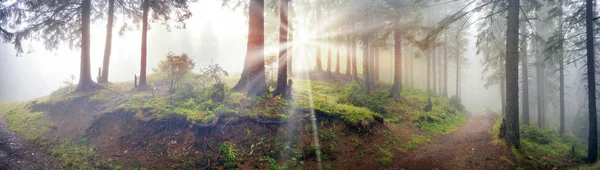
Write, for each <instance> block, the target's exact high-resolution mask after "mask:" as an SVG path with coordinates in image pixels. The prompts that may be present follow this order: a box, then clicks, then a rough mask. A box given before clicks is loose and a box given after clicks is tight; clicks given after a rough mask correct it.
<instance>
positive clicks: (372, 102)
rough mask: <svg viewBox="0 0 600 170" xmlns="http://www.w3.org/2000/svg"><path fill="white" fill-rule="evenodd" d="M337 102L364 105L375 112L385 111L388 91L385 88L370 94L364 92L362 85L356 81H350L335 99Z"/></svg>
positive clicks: (388, 100)
mask: <svg viewBox="0 0 600 170" xmlns="http://www.w3.org/2000/svg"><path fill="white" fill-rule="evenodd" d="M337 102H338V103H341V104H350V105H354V106H358V107H366V108H368V109H369V110H371V111H373V112H377V113H386V109H385V107H384V106H385V105H386V104H387V103H389V102H390V99H389V93H388V92H387V91H385V90H379V89H378V90H375V92H374V93H373V94H371V95H368V94H366V93H365V92H364V91H363V89H362V87H361V86H360V85H359V84H358V83H356V82H353V83H350V84H349V85H348V86H346V88H344V90H343V91H342V94H341V95H340V97H339V98H338V99H337Z"/></svg>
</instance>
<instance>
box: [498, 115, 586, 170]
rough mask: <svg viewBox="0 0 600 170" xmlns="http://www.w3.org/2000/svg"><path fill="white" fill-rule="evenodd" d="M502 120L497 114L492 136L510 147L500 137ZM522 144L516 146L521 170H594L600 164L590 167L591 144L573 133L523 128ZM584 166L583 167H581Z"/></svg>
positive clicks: (529, 127)
mask: <svg viewBox="0 0 600 170" xmlns="http://www.w3.org/2000/svg"><path fill="white" fill-rule="evenodd" d="M501 124H502V118H501V116H500V115H499V114H497V118H496V122H495V124H494V126H493V128H492V129H491V130H490V133H491V134H492V135H493V136H494V141H493V143H494V144H496V145H506V143H504V141H503V140H502V139H500V138H499V137H498V133H499V130H500V125H501ZM520 135H521V145H520V148H519V149H517V148H515V147H512V149H511V150H512V153H513V155H514V157H515V161H516V162H515V166H517V167H518V168H519V169H566V168H582V169H587V168H592V169H594V168H593V167H594V166H596V167H597V165H587V164H585V162H584V160H585V158H586V154H587V144H586V143H585V142H584V141H582V140H580V139H577V138H576V137H574V136H572V135H570V134H567V133H565V134H563V135H562V136H561V135H559V134H558V132H556V131H554V130H553V129H549V128H539V127H537V126H535V125H521V127H520ZM578 166H581V167H578Z"/></svg>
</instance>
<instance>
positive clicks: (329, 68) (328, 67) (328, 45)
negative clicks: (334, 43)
mask: <svg viewBox="0 0 600 170" xmlns="http://www.w3.org/2000/svg"><path fill="white" fill-rule="evenodd" d="M330 40H331V39H330V38H327V41H328V42H327V73H331V44H330V43H331V41H330Z"/></svg>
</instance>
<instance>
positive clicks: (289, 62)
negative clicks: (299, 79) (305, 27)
mask: <svg viewBox="0 0 600 170" xmlns="http://www.w3.org/2000/svg"><path fill="white" fill-rule="evenodd" d="M287 3H288V15H287V18H288V28H289V29H288V31H287V33H288V37H289V39H288V41H289V42H292V43H291V44H290V45H289V48H288V52H287V69H288V75H289V77H291V76H293V75H294V71H293V69H292V57H293V54H294V51H293V50H294V48H293V47H294V27H293V24H292V22H289V20H290V19H291V18H292V17H291V16H290V14H289V13H293V12H292V10H293V9H294V8H293V7H292V4H290V3H289V0H288V2H287Z"/></svg>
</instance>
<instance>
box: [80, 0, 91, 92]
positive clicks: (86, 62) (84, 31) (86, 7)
mask: <svg viewBox="0 0 600 170" xmlns="http://www.w3.org/2000/svg"><path fill="white" fill-rule="evenodd" d="M91 8H92V2H91V0H83V1H82V2H81V63H80V65H79V84H77V88H76V89H75V91H79V92H81V91H89V90H92V89H94V88H95V87H96V83H94V81H93V80H92V73H91V67H90V13H91Z"/></svg>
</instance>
